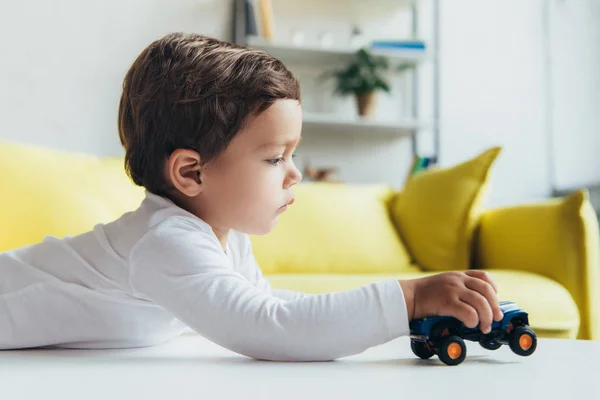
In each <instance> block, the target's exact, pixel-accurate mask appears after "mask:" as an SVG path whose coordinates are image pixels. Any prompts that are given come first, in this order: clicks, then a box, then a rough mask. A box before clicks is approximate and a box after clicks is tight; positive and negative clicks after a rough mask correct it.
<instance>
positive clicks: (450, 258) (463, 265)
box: [391, 147, 500, 271]
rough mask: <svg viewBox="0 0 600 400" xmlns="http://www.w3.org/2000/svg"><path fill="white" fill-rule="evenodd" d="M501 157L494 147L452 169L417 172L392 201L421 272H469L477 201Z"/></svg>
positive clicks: (401, 228) (399, 228) (476, 217)
mask: <svg viewBox="0 0 600 400" xmlns="http://www.w3.org/2000/svg"><path fill="white" fill-rule="evenodd" d="M499 152H500V148H499V147H495V148H492V149H489V150H487V151H485V152H484V153H482V154H480V155H479V156H477V157H475V158H474V159H472V160H469V161H466V162H464V163H461V164H459V165H456V166H454V167H452V168H446V169H433V170H426V171H424V172H420V173H418V174H417V175H415V176H413V177H411V178H410V179H409V180H408V181H407V183H406V186H405V188H404V189H403V190H402V191H401V192H400V193H398V194H397V196H396V197H395V198H394V199H393V200H392V206H391V213H392V218H393V219H394V222H395V224H396V226H397V228H398V231H399V232H400V234H401V237H402V238H403V239H404V243H405V244H406V247H407V249H408V251H409V252H410V254H411V256H412V257H413V260H414V262H415V263H416V264H419V265H420V266H421V267H423V269H425V270H428V271H448V270H465V269H467V268H469V264H470V254H471V243H472V237H473V231H474V229H475V226H476V225H477V222H478V218H479V215H480V213H481V203H482V201H481V200H482V198H483V195H484V193H485V188H486V185H487V180H488V175H489V171H490V168H491V166H492V163H493V162H494V160H495V159H496V157H497V156H498V154H499Z"/></svg>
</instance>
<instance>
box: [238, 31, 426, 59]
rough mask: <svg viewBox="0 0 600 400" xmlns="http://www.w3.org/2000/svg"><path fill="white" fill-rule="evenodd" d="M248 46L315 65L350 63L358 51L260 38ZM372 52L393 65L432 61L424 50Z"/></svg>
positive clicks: (250, 42)
mask: <svg viewBox="0 0 600 400" xmlns="http://www.w3.org/2000/svg"><path fill="white" fill-rule="evenodd" d="M248 46H249V47H252V48H255V49H258V50H263V51H265V52H267V53H269V54H271V55H272V56H273V57H276V58H278V59H280V60H281V61H283V62H293V63H297V62H301V63H311V64H314V63H315V62H318V63H319V64H321V65H322V64H340V63H345V62H348V61H350V59H351V58H352V57H354V54H355V52H356V51H357V49H351V48H335V47H324V48H322V47H316V46H295V45H293V44H287V43H277V42H269V41H268V40H265V39H262V38H259V37H249V38H248ZM371 52H372V53H373V54H374V55H377V56H385V57H387V58H388V59H389V61H390V63H391V64H395V65H398V64H405V63H419V62H423V61H425V60H428V59H430V58H431V57H430V54H429V53H428V52H427V51H423V50H411V49H402V50H400V49H399V50H381V49H371Z"/></svg>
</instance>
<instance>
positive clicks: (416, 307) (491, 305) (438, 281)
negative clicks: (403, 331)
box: [399, 270, 502, 333]
mask: <svg viewBox="0 0 600 400" xmlns="http://www.w3.org/2000/svg"><path fill="white" fill-rule="evenodd" d="M399 282H400V286H401V287H402V290H403V291H404V298H405V300H406V306H407V309H408V317H409V320H412V319H418V318H423V317H427V316H438V315H445V316H451V317H455V318H457V319H459V320H460V321H462V322H463V323H464V324H465V326H467V327H469V328H475V327H476V326H477V325H479V327H480V329H481V331H482V332H483V333H488V332H489V331H490V330H491V326H492V319H493V320H495V321H500V320H501V319H502V311H501V310H500V305H499V301H498V296H497V291H498V288H497V286H496V283H495V282H494V281H493V279H492V278H491V277H490V275H489V274H488V273H487V272H485V271H480V270H468V271H465V272H443V273H440V274H437V275H433V276H428V277H425V278H420V279H411V280H400V281H399Z"/></svg>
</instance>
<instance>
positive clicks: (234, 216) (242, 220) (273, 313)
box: [0, 33, 502, 361]
mask: <svg viewBox="0 0 600 400" xmlns="http://www.w3.org/2000/svg"><path fill="white" fill-rule="evenodd" d="M301 121H302V111H301V106H300V89H299V85H298V82H297V81H296V79H295V78H294V76H293V75H292V74H291V73H290V71H288V70H287V69H286V67H285V66H284V65H283V64H282V63H281V62H280V61H278V60H276V59H274V58H272V57H270V56H268V55H267V54H265V53H264V52H260V51H255V50H251V49H246V48H242V47H238V46H235V45H232V44H229V43H226V42H221V41H218V40H215V39H212V38H208V37H204V36H200V35H193V34H181V33H176V34H169V35H167V36H165V37H163V38H161V39H160V40H157V41H155V42H154V43H152V44H151V45H150V46H148V47H147V48H146V49H145V50H144V51H143V52H142V53H141V54H140V55H139V56H138V58H137V59H136V60H135V62H134V63H133V65H132V66H131V68H130V70H129V71H128V73H127V74H126V77H125V80H124V85H123V93H122V97H121V101H120V107H119V135H120V139H121V142H122V144H123V146H124V147H125V150H126V155H125V160H126V161H125V163H126V170H127V172H128V174H129V175H130V177H131V178H132V179H133V181H134V182H135V183H136V184H137V185H140V186H143V187H144V188H145V189H146V198H145V199H144V201H143V202H142V204H141V205H140V207H139V208H138V209H137V210H135V211H133V212H130V213H127V214H124V215H123V216H122V217H120V218H119V219H117V220H116V221H114V222H112V223H109V224H99V225H97V226H95V227H94V229H93V230H92V231H90V232H87V233H83V234H81V235H77V236H74V237H66V238H64V239H57V238H54V237H46V238H45V239H44V240H43V241H42V242H41V243H39V244H35V245H32V246H27V247H23V248H19V249H15V250H12V251H9V252H6V253H3V254H0V348H2V349H11V348H26V347H42V346H50V347H63V348H123V347H140V346H151V345H155V344H158V343H162V342H165V341H167V340H169V339H171V338H173V337H175V336H177V335H179V334H180V333H182V332H183V331H184V330H186V329H188V328H191V329H193V330H194V331H196V332H198V333H199V334H201V335H203V336H205V337H206V338H207V339H209V340H211V341H213V342H215V343H217V344H219V345H221V346H223V347H226V348H228V349H230V350H232V351H234V352H237V353H240V354H243V355H246V356H248V357H253V358H257V359H264V360H281V361H319V360H332V359H335V358H339V357H343V356H347V355H352V354H356V353H360V352H362V351H364V350H365V349H367V348H369V347H371V346H374V345H378V344H382V343H384V342H386V341H389V340H391V339H394V338H396V337H398V336H401V335H407V334H408V333H409V327H408V326H409V321H410V320H411V319H412V318H417V317H422V316H425V315H436V314H445V315H452V316H455V317H457V318H459V319H461V320H462V321H464V322H465V323H466V324H467V325H468V326H476V325H477V324H479V325H480V326H481V328H482V329H483V330H484V331H486V330H489V328H490V326H491V322H492V319H493V318H494V319H496V320H498V319H500V318H501V317H502V315H501V311H500V309H499V304H498V299H497V297H496V288H495V285H494V283H493V282H492V281H491V279H490V277H489V276H488V275H487V274H485V273H484V272H482V271H467V272H464V273H443V274H439V275H435V276H431V277H427V278H423V279H417V280H405V281H398V280H395V279H388V280H384V281H381V282H375V283H373V284H370V285H367V286H364V287H360V288H357V289H353V290H348V291H344V292H338V293H329V294H320V295H308V294H303V293H295V292H290V291H285V290H275V289H273V288H271V287H270V285H269V284H268V282H267V281H266V280H265V279H264V278H263V276H262V274H261V270H260V268H259V267H258V266H257V265H256V262H255V260H254V257H253V255H252V249H251V247H250V241H249V239H248V234H255V235H263V234H266V233H268V232H269V231H271V230H272V229H273V228H274V226H275V224H276V222H277V218H278V216H279V215H280V214H281V213H282V212H284V211H285V210H286V208H287V207H288V206H290V205H291V204H292V203H293V201H294V197H293V194H292V187H293V186H294V185H295V184H297V183H298V182H300V180H301V174H300V172H299V171H298V170H297V169H296V166H295V165H294V163H293V160H292V154H293V152H294V149H295V148H296V146H297V145H298V142H299V141H300V130H301V124H302V123H301Z"/></svg>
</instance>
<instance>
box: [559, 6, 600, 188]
mask: <svg viewBox="0 0 600 400" xmlns="http://www.w3.org/2000/svg"><path fill="white" fill-rule="evenodd" d="M547 6H548V14H549V25H550V28H551V29H550V38H549V39H550V43H551V46H550V52H549V59H550V61H551V62H550V66H551V69H550V81H551V82H552V85H551V88H552V92H551V103H550V110H549V111H550V112H549V114H550V119H551V121H552V132H553V139H554V140H553V141H552V154H553V156H554V160H553V161H554V165H555V168H554V171H553V180H554V182H555V184H556V186H557V187H558V188H560V189H570V188H573V187H577V186H584V185H590V184H598V183H600V46H599V45H598V44H599V43H600V1H597V0H570V1H567V0H552V1H549V2H548V3H547Z"/></svg>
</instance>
